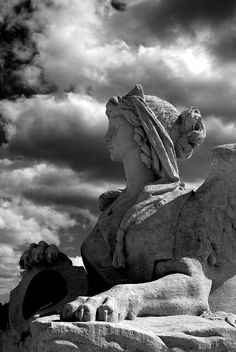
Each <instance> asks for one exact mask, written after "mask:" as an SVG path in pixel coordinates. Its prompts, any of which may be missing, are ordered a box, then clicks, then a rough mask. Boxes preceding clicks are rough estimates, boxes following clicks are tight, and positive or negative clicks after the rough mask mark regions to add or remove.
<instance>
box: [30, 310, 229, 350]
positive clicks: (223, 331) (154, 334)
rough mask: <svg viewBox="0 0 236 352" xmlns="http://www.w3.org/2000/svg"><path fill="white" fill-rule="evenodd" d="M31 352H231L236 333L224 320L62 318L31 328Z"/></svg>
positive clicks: (34, 323)
mask: <svg viewBox="0 0 236 352" xmlns="http://www.w3.org/2000/svg"><path fill="white" fill-rule="evenodd" d="M31 332H32V337H33V339H32V341H33V344H32V345H31V352H72V351H73V352H74V351H78V352H79V351H80V352H103V351H109V352H121V351H125V352H159V351H161V352H164V351H165V352H167V351H169V352H182V351H183V352H186V351H189V352H190V351H191V352H197V351H204V352H212V351H214V352H228V351H235V350H236V344H235V341H236V329H235V328H234V327H232V326H230V325H229V324H227V323H226V322H225V321H223V320H207V319H204V318H201V317H196V316H189V315H186V316H172V317H145V318H136V319H135V320H133V321H127V320H125V321H123V322H121V323H105V322H93V323H91V322H88V323H76V322H73V323H66V322H59V317H58V316H52V317H46V318H40V319H38V320H37V321H34V322H33V323H32V324H31Z"/></svg>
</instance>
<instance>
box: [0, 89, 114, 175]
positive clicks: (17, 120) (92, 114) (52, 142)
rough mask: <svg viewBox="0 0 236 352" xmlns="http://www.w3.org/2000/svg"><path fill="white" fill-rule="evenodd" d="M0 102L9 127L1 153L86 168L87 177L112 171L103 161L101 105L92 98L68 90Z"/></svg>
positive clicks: (104, 128) (104, 149)
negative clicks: (57, 94)
mask: <svg viewBox="0 0 236 352" xmlns="http://www.w3.org/2000/svg"><path fill="white" fill-rule="evenodd" d="M0 105H1V108H0V109H1V111H2V114H3V115H4V117H5V119H6V120H8V121H9V124H10V127H11V130H12V131H13V132H10V133H9V134H10V137H9V144H8V145H7V146H6V147H5V148H3V149H2V157H4V155H5V157H7V158H14V157H25V158H29V159H31V160H32V161H33V160H38V161H39V160H44V161H50V162H53V163H57V164H59V165H65V166H69V167H71V168H73V169H74V170H76V171H77V172H79V171H83V172H87V174H89V175H90V177H91V178H95V177H99V176H100V177H101V175H102V174H104V173H106V172H107V176H108V178H109V175H113V177H114V176H115V175H116V171H115V170H109V166H108V165H107V164H108V160H109V156H108V153H107V151H106V148H105V145H104V142H103V138H104V135H105V130H106V126H107V118H106V117H105V106H104V104H101V103H99V102H97V101H96V99H94V98H92V97H89V96H83V95H75V94H72V93H71V94H68V95H67V96H66V97H65V98H64V99H60V100H57V99H56V98H55V97H50V96H37V97H34V98H31V99H27V100H26V99H18V100H17V101H15V102H12V101H3V102H2V103H1V104H0ZM118 174H120V173H119V172H118Z"/></svg>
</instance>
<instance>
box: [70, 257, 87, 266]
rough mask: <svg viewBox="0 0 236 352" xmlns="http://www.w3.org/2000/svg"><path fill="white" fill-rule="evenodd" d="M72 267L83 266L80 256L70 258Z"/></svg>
mask: <svg viewBox="0 0 236 352" xmlns="http://www.w3.org/2000/svg"><path fill="white" fill-rule="evenodd" d="M70 260H71V261H72V263H73V265H74V266H84V263H83V259H82V258H81V257H80V256H77V257H70Z"/></svg>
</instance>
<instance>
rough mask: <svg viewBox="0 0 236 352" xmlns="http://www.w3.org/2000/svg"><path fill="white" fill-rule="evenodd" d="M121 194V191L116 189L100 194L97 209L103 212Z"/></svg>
mask: <svg viewBox="0 0 236 352" xmlns="http://www.w3.org/2000/svg"><path fill="white" fill-rule="evenodd" d="M121 192H122V189H116V190H111V191H106V192H104V193H102V194H101V195H100V196H99V198H98V206H99V209H100V210H101V211H105V210H106V209H107V207H108V206H109V205H111V204H112V203H114V201H115V200H116V199H117V198H118V197H119V195H120V194H121Z"/></svg>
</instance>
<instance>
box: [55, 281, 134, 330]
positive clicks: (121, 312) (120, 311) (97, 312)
mask: <svg viewBox="0 0 236 352" xmlns="http://www.w3.org/2000/svg"><path fill="white" fill-rule="evenodd" d="M124 292H125V290H124V289H123V287H119V286H116V287H114V288H112V289H111V290H109V291H107V292H104V293H101V294H99V295H96V296H93V297H78V299H76V300H75V301H73V302H71V303H68V304H66V305H65V307H64V309H63V311H62V314H61V319H62V320H64V321H81V322H87V321H95V320H97V321H105V322H113V323H115V322H118V321H120V320H124V319H130V320H132V319H134V318H135V317H136V316H137V312H138V304H137V299H136V297H133V299H132V296H131V295H128V294H125V293H124Z"/></svg>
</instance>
